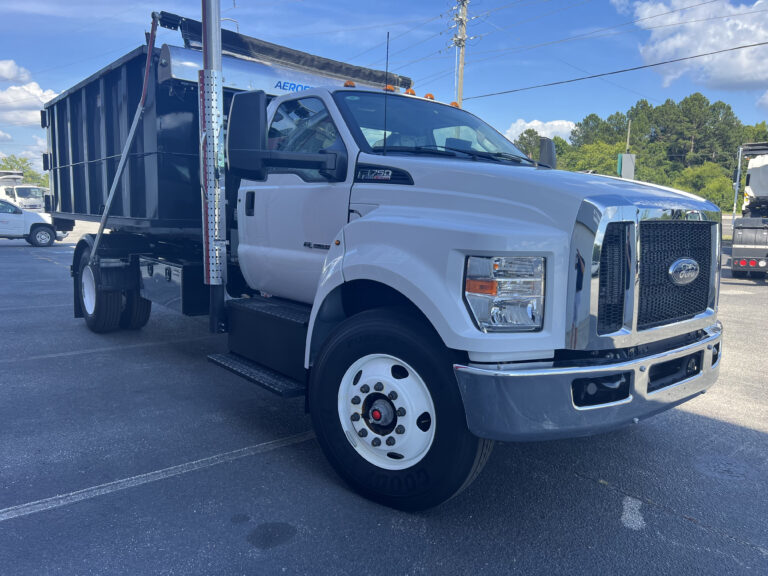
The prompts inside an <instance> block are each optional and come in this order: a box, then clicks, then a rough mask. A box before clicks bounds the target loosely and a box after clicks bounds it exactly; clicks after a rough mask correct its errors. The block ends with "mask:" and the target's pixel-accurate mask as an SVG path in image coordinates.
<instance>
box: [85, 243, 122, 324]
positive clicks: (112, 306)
mask: <svg viewBox="0 0 768 576" xmlns="http://www.w3.org/2000/svg"><path fill="white" fill-rule="evenodd" d="M90 258H91V250H90V249H86V250H83V253H82V254H81V255H80V263H79V265H78V268H77V279H78V286H79V291H78V296H79V298H80V308H81V310H82V311H83V318H85V323H86V325H87V326H88V328H89V329H90V330H91V331H92V332H96V333H99V334H101V333H104V332H112V331H113V330H116V329H117V328H118V326H119V323H120V310H121V307H122V294H121V293H120V292H119V291H106V290H102V289H101V287H100V286H99V285H98V281H97V278H98V274H95V273H94V271H93V269H92V268H91V265H90V264H89V263H88V261H89V260H90Z"/></svg>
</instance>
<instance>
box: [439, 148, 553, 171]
mask: <svg viewBox="0 0 768 576" xmlns="http://www.w3.org/2000/svg"><path fill="white" fill-rule="evenodd" d="M432 148H433V149H439V150H451V151H453V152H461V153H462V154H466V155H467V156H471V157H472V158H474V159H477V158H482V159H484V160H493V161H495V162H500V161H501V160H509V161H511V162H517V163H518V164H522V163H523V162H527V163H530V164H533V165H536V162H535V161H533V160H531V159H530V158H528V157H526V156H519V155H517V154H513V153H511V152H485V151H483V150H473V149H472V148H454V147H453V146H440V145H438V144H435V145H433V146H432ZM541 166H545V164H541ZM547 167H548V166H547Z"/></svg>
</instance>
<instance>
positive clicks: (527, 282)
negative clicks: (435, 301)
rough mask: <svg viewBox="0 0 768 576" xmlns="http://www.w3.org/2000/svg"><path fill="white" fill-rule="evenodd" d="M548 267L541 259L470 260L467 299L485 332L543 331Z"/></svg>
mask: <svg viewBox="0 0 768 576" xmlns="http://www.w3.org/2000/svg"><path fill="white" fill-rule="evenodd" d="M544 264H545V259H544V258H543V257H541V256H512V257H498V258H484V257H479V256H470V257H469V258H467V274H466V279H465V281H464V282H465V284H464V296H465V298H466V300H467V304H468V306H469V310H470V312H471V313H472V315H473V316H474V319H475V322H476V323H477V325H478V326H479V327H480V329H481V330H482V331H483V332H530V331H535V330H541V327H542V325H543V319H544V267H545V266H544Z"/></svg>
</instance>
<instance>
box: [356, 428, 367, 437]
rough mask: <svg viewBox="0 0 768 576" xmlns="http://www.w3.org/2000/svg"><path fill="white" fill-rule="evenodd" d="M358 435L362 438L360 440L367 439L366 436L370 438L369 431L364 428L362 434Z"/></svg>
mask: <svg viewBox="0 0 768 576" xmlns="http://www.w3.org/2000/svg"><path fill="white" fill-rule="evenodd" d="M357 435H358V436H360V438H365V437H366V436H368V430H366V429H365V428H363V429H362V430H360V432H358V433H357Z"/></svg>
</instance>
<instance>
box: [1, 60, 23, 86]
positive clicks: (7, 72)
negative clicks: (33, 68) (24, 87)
mask: <svg viewBox="0 0 768 576" xmlns="http://www.w3.org/2000/svg"><path fill="white" fill-rule="evenodd" d="M0 80H1V81H3V82H29V80H30V76H29V70H27V69H26V68H22V67H21V66H19V65H18V64H16V62H14V61H13V60H0Z"/></svg>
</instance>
